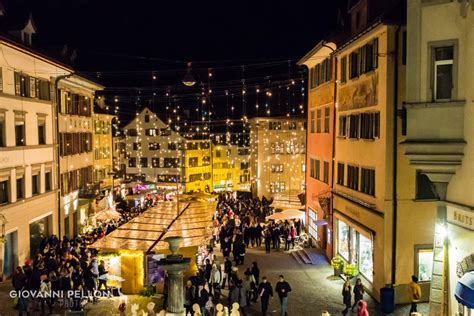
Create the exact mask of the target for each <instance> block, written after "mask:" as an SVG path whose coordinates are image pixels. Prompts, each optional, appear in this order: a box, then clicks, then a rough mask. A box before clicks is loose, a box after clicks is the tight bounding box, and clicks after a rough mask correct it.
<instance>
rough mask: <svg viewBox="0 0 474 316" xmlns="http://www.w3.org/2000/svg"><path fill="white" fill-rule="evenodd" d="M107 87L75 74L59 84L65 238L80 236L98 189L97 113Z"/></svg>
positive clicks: (61, 200)
mask: <svg viewBox="0 0 474 316" xmlns="http://www.w3.org/2000/svg"><path fill="white" fill-rule="evenodd" d="M103 88H104V87H103V86H101V85H99V84H97V83H95V82H92V81H90V80H88V79H86V78H84V77H81V76H78V75H72V76H69V77H66V78H63V79H62V80H60V81H59V83H58V91H57V95H58V104H57V109H58V113H57V114H58V123H57V126H58V147H59V172H60V191H61V192H60V194H61V199H60V207H61V210H60V218H59V221H60V222H59V226H60V230H61V232H60V233H61V236H63V235H65V236H68V237H72V236H77V235H78V234H79V233H80V230H81V227H82V226H84V225H86V223H87V219H88V217H89V211H90V210H91V200H92V199H93V198H95V196H96V192H95V189H94V185H93V182H94V168H93V165H94V151H93V149H94V137H93V134H94V119H93V118H94V111H93V104H94V99H95V93H96V91H99V90H102V89H103Z"/></svg>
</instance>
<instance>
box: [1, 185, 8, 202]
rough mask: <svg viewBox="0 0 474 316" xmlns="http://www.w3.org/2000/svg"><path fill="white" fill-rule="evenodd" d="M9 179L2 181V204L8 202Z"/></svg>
mask: <svg viewBox="0 0 474 316" xmlns="http://www.w3.org/2000/svg"><path fill="white" fill-rule="evenodd" d="M8 185H9V183H8V180H1V181H0V204H5V203H8Z"/></svg>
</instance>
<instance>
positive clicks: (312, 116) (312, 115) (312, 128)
mask: <svg viewBox="0 0 474 316" xmlns="http://www.w3.org/2000/svg"><path fill="white" fill-rule="evenodd" d="M310 113H311V122H310V126H311V133H314V110H313V111H311V112H310Z"/></svg>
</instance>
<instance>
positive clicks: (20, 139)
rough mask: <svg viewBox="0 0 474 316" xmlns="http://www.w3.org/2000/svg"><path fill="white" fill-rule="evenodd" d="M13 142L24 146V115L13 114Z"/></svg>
mask: <svg viewBox="0 0 474 316" xmlns="http://www.w3.org/2000/svg"><path fill="white" fill-rule="evenodd" d="M15 144H16V145H17V146H25V145H26V142H25V116H24V114H21V115H18V114H15Z"/></svg>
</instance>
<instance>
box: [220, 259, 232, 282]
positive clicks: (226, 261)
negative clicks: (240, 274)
mask: <svg viewBox="0 0 474 316" xmlns="http://www.w3.org/2000/svg"><path fill="white" fill-rule="evenodd" d="M231 272H232V261H231V260H230V259H229V257H226V258H225V259H224V277H223V278H222V287H221V288H222V289H223V288H224V287H225V283H226V281H227V282H230V280H229V277H230V273H231Z"/></svg>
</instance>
